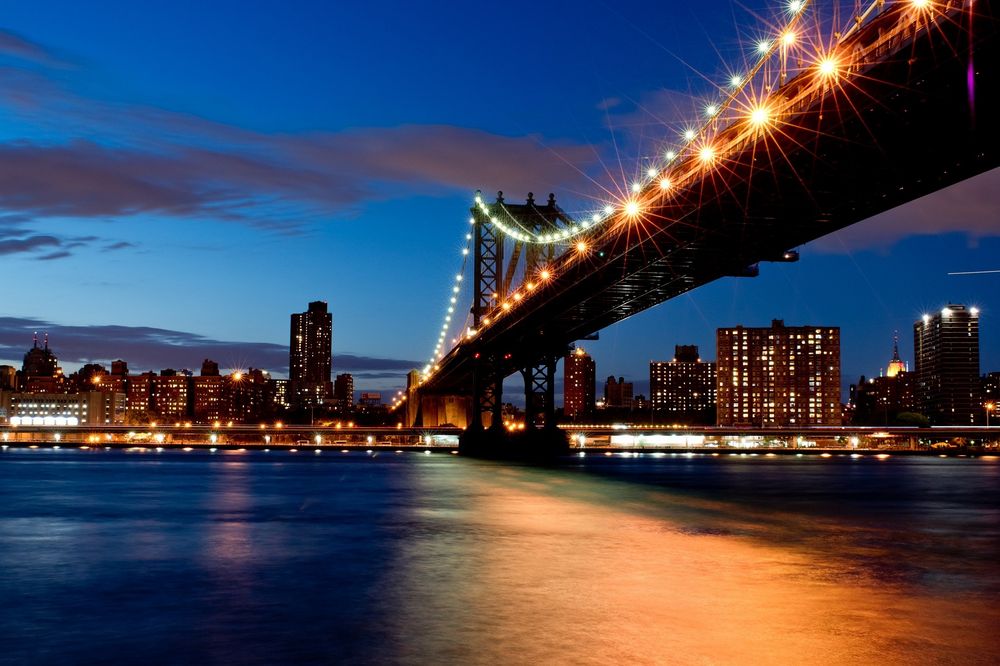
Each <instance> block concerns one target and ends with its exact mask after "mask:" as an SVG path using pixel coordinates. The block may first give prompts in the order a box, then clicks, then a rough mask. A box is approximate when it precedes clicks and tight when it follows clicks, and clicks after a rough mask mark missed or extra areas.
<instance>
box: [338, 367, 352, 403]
mask: <svg viewBox="0 0 1000 666" xmlns="http://www.w3.org/2000/svg"><path fill="white" fill-rule="evenodd" d="M333 399H334V401H336V403H337V407H338V408H339V409H344V410H348V409H350V408H351V407H353V406H354V377H353V376H352V375H351V374H349V373H346V372H344V373H341V374H339V375H337V378H336V379H335V380H334V382H333Z"/></svg>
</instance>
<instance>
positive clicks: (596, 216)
mask: <svg viewBox="0 0 1000 666" xmlns="http://www.w3.org/2000/svg"><path fill="white" fill-rule="evenodd" d="M590 219H591V220H592V221H593V222H600V221H601V214H600V213H594V214H593V215H591V216H590Z"/></svg>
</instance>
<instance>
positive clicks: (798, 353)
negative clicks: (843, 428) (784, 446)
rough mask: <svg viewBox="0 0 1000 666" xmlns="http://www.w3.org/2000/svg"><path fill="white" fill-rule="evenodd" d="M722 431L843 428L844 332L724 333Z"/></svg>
mask: <svg viewBox="0 0 1000 666" xmlns="http://www.w3.org/2000/svg"><path fill="white" fill-rule="evenodd" d="M716 345H717V358H718V361H717V363H718V365H717V370H718V375H717V383H716V386H717V397H718V401H717V402H718V406H717V418H716V422H717V423H718V425H720V426H761V427H798V426H810V425H840V423H841V408H840V328H839V327H833V326H785V324H784V322H783V321H781V320H780V319H776V320H774V321H773V322H772V323H771V327H770V328H746V327H743V326H737V327H735V328H720V329H718V331H717V334H716Z"/></svg>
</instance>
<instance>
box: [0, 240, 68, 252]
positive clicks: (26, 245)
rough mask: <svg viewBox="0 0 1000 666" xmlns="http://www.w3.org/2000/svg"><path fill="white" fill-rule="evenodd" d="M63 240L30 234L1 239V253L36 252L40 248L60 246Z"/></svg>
mask: <svg viewBox="0 0 1000 666" xmlns="http://www.w3.org/2000/svg"><path fill="white" fill-rule="evenodd" d="M61 244H62V241H61V240H59V239H58V238H56V237H55V236H28V237H26V238H9V239H5V240H0V255H5V254H20V253H23V252H34V251H35V250H38V249H40V248H48V247H53V246H55V247H58V246H60V245H61Z"/></svg>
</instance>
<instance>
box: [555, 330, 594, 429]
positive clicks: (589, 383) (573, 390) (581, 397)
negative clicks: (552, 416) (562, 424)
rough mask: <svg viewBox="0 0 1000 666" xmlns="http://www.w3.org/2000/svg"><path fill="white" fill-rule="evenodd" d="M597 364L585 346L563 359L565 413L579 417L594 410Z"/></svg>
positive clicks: (568, 415)
mask: <svg viewBox="0 0 1000 666" xmlns="http://www.w3.org/2000/svg"><path fill="white" fill-rule="evenodd" d="M596 381H597V366H596V364H595V363H594V359H593V358H591V356H590V354H588V353H587V352H586V350H584V348H583V347H577V348H576V349H574V350H573V352H572V353H571V354H569V356H567V357H566V358H565V359H564V360H563V414H564V415H565V417H566V418H567V419H578V418H581V417H584V416H587V415H589V414H591V413H592V412H593V411H594V399H595V397H596V396H595V392H596Z"/></svg>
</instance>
